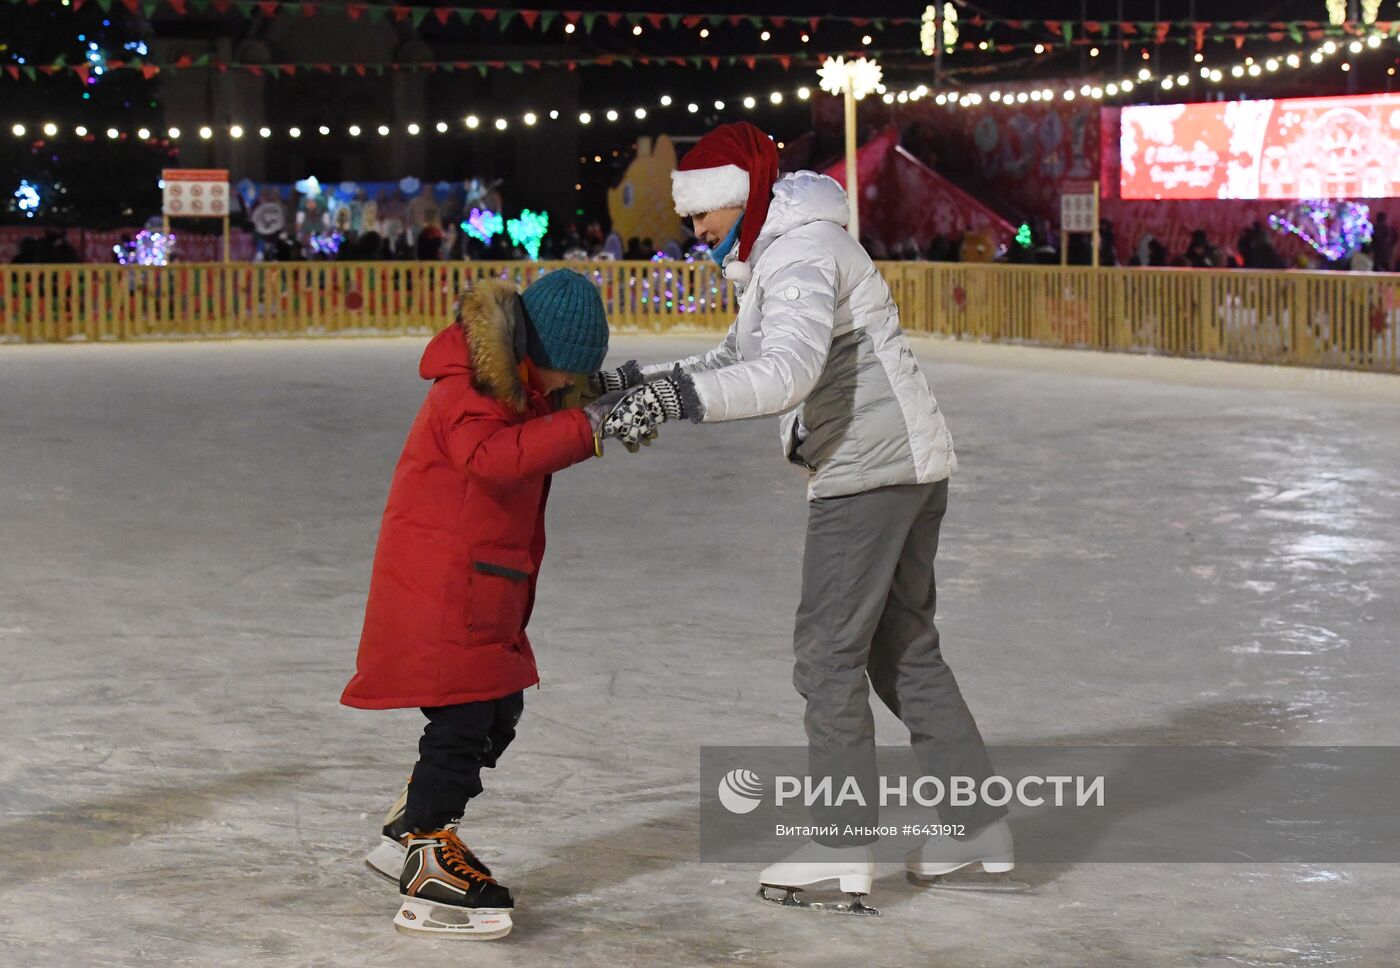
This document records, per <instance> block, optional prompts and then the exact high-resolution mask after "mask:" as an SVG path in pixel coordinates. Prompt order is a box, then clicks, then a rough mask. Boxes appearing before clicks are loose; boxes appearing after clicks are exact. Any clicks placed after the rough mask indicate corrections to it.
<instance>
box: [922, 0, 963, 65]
mask: <svg viewBox="0 0 1400 968" xmlns="http://www.w3.org/2000/svg"><path fill="white" fill-rule="evenodd" d="M937 16H938V8H937V6H935V5H933V4H930V5H929V6H927V7H925V8H924V16H923V19H922V20H921V21H920V22H919V47H920V48H922V49H923V52H924V56H926V57H932V56H933V46H934V43H935V42H936V41H937V37H935V36H934V35H935V34H937V33H938V26H937V24H935V23H934V20H935V18H937ZM957 43H958V8H957V7H955V6H953V5H952V4H951V3H945V4H944V5H943V51H944V53H948V54H951V53H952V52H953V48H954V47H955V46H957Z"/></svg>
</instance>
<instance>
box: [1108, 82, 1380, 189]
mask: <svg viewBox="0 0 1400 968" xmlns="http://www.w3.org/2000/svg"><path fill="white" fill-rule="evenodd" d="M1398 112H1400V94H1370V95H1359V96H1352V97H1321V98H1288V99H1283V100H1260V101H1225V102H1210V103H1204V104H1161V105H1135V106H1131V107H1126V108H1124V109H1123V112H1122V134H1121V142H1120V157H1121V171H1122V175H1121V195H1122V197H1123V198H1124V199H1165V198H1276V199H1312V198H1345V197H1351V198H1388V197H1391V196H1394V195H1397V194H1400V129H1397V126H1396V125H1397V119H1400V113H1398Z"/></svg>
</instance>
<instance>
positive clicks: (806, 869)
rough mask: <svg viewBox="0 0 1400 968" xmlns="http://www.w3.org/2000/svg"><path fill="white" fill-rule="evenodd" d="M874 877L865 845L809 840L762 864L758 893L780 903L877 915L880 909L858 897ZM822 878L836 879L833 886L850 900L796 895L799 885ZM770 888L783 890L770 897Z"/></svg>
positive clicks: (861, 896) (863, 892) (808, 885)
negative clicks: (806, 898)
mask: <svg viewBox="0 0 1400 968" xmlns="http://www.w3.org/2000/svg"><path fill="white" fill-rule="evenodd" d="M874 879H875V856H874V852H873V851H872V850H871V848H870V847H869V846H862V847H827V846H824V845H822V844H818V843H815V842H812V843H808V844H806V845H805V846H803V847H801V848H799V849H798V850H797V851H796V852H795V853H793V854H792V855H791V856H790V857H788V858H787V859H786V860H782V861H779V862H778V863H776V864H770V865H769V866H768V867H765V868H764V869H763V873H761V874H760V875H759V885H760V886H759V888H758V896H759V897H761V898H763V900H765V901H768V902H770V903H772V904H781V905H783V906H784V907H795V908H805V909H807V910H809V911H831V912H834V913H837V914H865V915H873V916H878V915H879V914H880V912H879V911H878V910H876V909H875V908H873V907H868V906H867V905H866V904H865V903H864V902H863V900H862V899H863V898H864V897H865V896H866V895H867V894H869V893H870V884H871V882H872V881H873V880H874ZM824 881H836V883H837V886H838V887H840V888H841V890H842V891H845V892H846V893H847V894H849V895H850V897H851V901H850V903H838V904H828V903H826V902H823V901H804V900H802V899H800V898H799V897H798V896H797V895H798V894H800V893H802V891H803V889H805V888H808V887H811V886H812V885H814V884H821V883H823V882H824ZM770 889H777V890H780V891H784V892H785V893H784V895H783V896H782V897H770V896H769V894H768V891H769V890H770Z"/></svg>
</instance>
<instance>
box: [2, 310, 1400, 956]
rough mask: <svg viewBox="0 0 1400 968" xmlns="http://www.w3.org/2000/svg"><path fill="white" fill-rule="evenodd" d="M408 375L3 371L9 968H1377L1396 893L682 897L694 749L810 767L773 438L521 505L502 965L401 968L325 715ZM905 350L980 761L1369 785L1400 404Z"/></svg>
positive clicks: (134, 353)
mask: <svg viewBox="0 0 1400 968" xmlns="http://www.w3.org/2000/svg"><path fill="white" fill-rule="evenodd" d="M422 342H423V341H422V340H421V339H399V340H365V341H325V342H268V343H253V342H244V343H232V344H179V345H175V344H165V345H159V344H152V345H116V346H56V347H29V346H17V347H5V348H3V349H0V522H3V537H0V549H3V550H2V551H0V872H3V876H0V964H3V965H4V966H6V968H31V966H34V968H38V966H43V968H49V966H53V965H61V966H74V968H87V966H94V968H96V966H113V968H116V966H121V968H137V966H141V968H145V966H161V968H173V966H185V965H190V966H196V965H197V966H201V968H206V966H219V968H248V966H267V968H289V966H327V968H329V966H335V968H354V966H391V965H392V966H398V965H412V966H415V968H416V966H436V965H443V966H447V965H460V964H464V963H468V962H470V963H472V964H480V965H522V966H526V965H528V966H554V965H566V966H570V968H583V966H593V965H599V966H602V965H648V966H650V965H713V964H722V963H730V962H735V963H749V964H758V965H791V964H806V965H832V966H841V968H849V966H852V965H890V966H901V968H902V966H910V965H933V964H936V965H940V966H955V968H960V966H973V965H989V966H998V968H1000V966H1011V965H1018V966H1019V965H1025V966H1036V968H1059V966H1066V968H1068V966H1084V965H1096V966H1097V965H1113V966H1137V965H1141V966H1153V968H1161V966H1180V965H1240V966H1272V965H1308V966H1324V965H1356V966H1367V968H1369V966H1376V965H1381V964H1395V963H1396V961H1395V959H1396V957H1397V956H1396V954H1395V952H1396V951H1397V950H1400V926H1397V923H1396V919H1395V898H1396V897H1397V895H1400V869H1397V868H1396V867H1395V866H1390V865H1379V864H1376V865H1354V866H1346V867H1337V866H1321V865H1306V866H1305V865H1282V864H1280V865H1268V864H1220V865H1210V866H1170V865H1156V866H1154V865H1078V866H1056V867H1049V866H1035V865H1030V866H1024V867H1023V868H1022V869H1021V873H1022V874H1023V875H1024V877H1025V879H1026V880H1028V881H1030V882H1031V883H1032V885H1033V886H1034V890H1033V891H1032V892H1031V893H1028V894H1023V895H1001V896H986V895H961V894H959V895H951V894H948V893H929V892H927V891H921V890H919V889H917V888H915V887H912V886H910V885H908V884H906V883H905V881H904V879H903V878H902V876H899V875H891V876H888V877H884V878H882V879H881V880H879V881H877V883H876V886H875V896H874V898H873V901H874V903H877V904H878V905H879V906H880V907H881V908H882V909H883V910H884V913H885V916H884V917H883V918H879V919H855V918H841V917H836V916H830V915H823V914H815V913H806V912H794V911H787V910H781V909H779V908H776V907H772V906H769V905H764V904H761V903H760V902H758V901H757V900H756V899H755V898H754V897H753V892H754V889H755V887H756V883H755V880H756V873H757V869H758V867H757V865H753V866H745V865H710V864H702V863H699V862H697V861H696V824H697V799H698V795H697V788H696V773H697V768H698V758H699V757H698V748H699V745H700V744H701V743H714V744H736V745H737V744H777V743H800V742H801V741H802V726H801V708H802V707H801V701H800V699H799V698H798V696H797V695H796V693H795V692H794V691H793V689H792V686H791V682H790V675H791V668H790V662H791V656H790V641H789V636H790V631H791V619H792V613H793V610H794V607H795V605H796V598H797V580H798V566H799V561H800V558H799V553H800V548H801V542H802V529H803V523H804V513H805V507H804V500H803V480H802V475H801V473H800V472H798V471H796V470H795V469H792V468H790V467H789V466H787V465H786V464H785V463H784V462H783V460H782V458H781V455H780V453H779V451H778V445H777V442H776V432H775V425H774V421H758V422H752V423H744V424H736V425H729V426H714V427H690V426H684V427H668V428H666V429H665V431H664V433H663V437H662V439H661V440H660V441H659V442H658V443H657V444H656V446H654V447H652V448H651V449H649V450H647V451H645V452H643V453H641V454H639V455H636V456H633V455H629V454H627V453H626V452H625V451H623V450H622V449H621V448H613V449H612V450H611V451H610V453H609V454H608V456H607V458H606V459H605V460H603V461H594V462H590V463H589V464H586V465H584V466H581V467H578V468H574V469H571V470H569V471H567V472H565V473H563V474H561V475H560V476H559V477H558V478H557V479H556V482H555V490H554V493H553V497H552V504H551V508H550V550H549V554H548V556H547V559H546V562H545V567H544V569H543V573H542V579H541V587H540V598H539V604H538V607H537V610H536V613H535V617H534V620H533V622H532V625H531V630H532V633H533V638H534V640H535V643H536V650H537V652H538V654H539V656H540V660H541V666H542V674H543V687H542V688H541V689H539V690H532V691H531V692H530V693H529V695H528V696H527V698H526V712H525V718H524V720H523V721H522V729H521V734H520V739H519V740H518V741H517V744H516V745H515V746H514V747H513V748H512V749H511V750H510V752H509V753H508V754H507V756H506V757H505V759H504V760H503V762H502V765H501V768H500V769H498V770H497V771H495V772H494V773H489V774H488V775H487V777H486V780H487V794H486V795H485V796H483V797H482V798H481V799H479V800H477V801H475V802H474V803H473V804H472V806H471V808H470V813H469V816H468V818H467V821H466V823H465V824H464V828H463V829H464V837H465V839H466V840H467V841H468V843H470V844H471V845H473V846H474V847H476V848H478V849H479V851H480V852H481V853H482V855H483V857H484V859H485V860H486V861H487V862H488V863H490V864H491V865H492V866H493V867H494V868H496V869H497V872H498V874H499V875H500V876H501V879H502V881H503V882H504V883H507V884H509V885H510V886H511V887H513V888H514V889H515V891H516V892H517V895H518V897H519V904H520V908H519V911H518V915H517V918H516V925H517V926H516V929H515V933H514V934H513V935H512V936H511V937H510V938H509V939H508V940H506V941H504V942H500V943H496V944H478V945H463V944H460V943H459V944H452V943H448V942H428V941H423V940H419V939H415V938H407V937H403V936H401V935H398V934H396V933H395V932H394V931H393V930H392V928H391V926H390V918H391V916H392V914H393V912H394V910H395V894H394V889H393V888H392V887H390V886H388V885H387V883H386V882H384V881H381V880H379V879H377V878H375V877H373V876H372V875H370V874H369V873H367V872H366V871H365V869H364V868H363V867H361V865H360V858H361V855H362V852H363V850H364V849H365V848H366V847H367V846H368V845H370V844H371V843H372V842H373V838H374V836H375V833H376V827H377V824H378V821H379V816H380V814H381V812H382V810H383V809H384V807H385V806H386V805H387V804H388V801H389V800H390V798H392V796H393V795H394V793H395V792H396V790H397V789H398V786H399V784H400V783H401V782H402V780H403V777H404V776H405V774H406V773H407V772H408V770H409V767H410V764H411V762H412V759H413V755H414V743H415V739H416V735H417V731H418V729H419V725H420V723H421V718H420V716H419V714H418V713H417V712H415V711H399V712H390V713H369V712H360V711H352V710H349V709H345V708H343V707H340V706H338V705H337V703H336V700H337V697H338V695H339V692H340V689H341V687H342V686H343V684H344V682H345V680H346V678H347V676H348V675H349V674H350V671H351V669H352V667H353V663H354V653H355V644H356V638H357V635H358V631H359V622H360V618H361V609H362V606H363V601H364V594H365V589H366V584H367V580H368V566H369V558H370V555H371V552H372V550H373V544H374V535H375V530H376V527H377V524H378V517H379V513H380V510H381V508H382V506H383V501H384V496H385V490H386V487H387V485H388V481H389V476H390V472H391V469H392V467H393V463H394V460H395V458H396V456H397V453H398V449H399V446H400V444H401V442H402V440H403V437H404V434H405V432H406V430H407V428H408V424H409V421H410V420H411V418H412V416H413V414H414V412H415V409H416V407H417V406H418V403H419V401H420V400H421V398H422V395H423V392H424V386H423V384H422V383H421V381H419V380H418V379H417V376H416V363H417V356H418V353H419V350H420V348H421V345H422ZM702 345H705V343H704V342H702V341H697V340H695V339H689V338H669V339H668V338H658V337H652V338H642V337H621V338H618V339H617V340H616V349H615V352H614V358H615V359H616V360H618V361H621V360H623V359H626V358H627V357H629V356H633V355H635V356H639V357H641V358H642V359H644V360H654V359H661V358H663V357H671V356H677V355H682V354H686V353H689V352H692V351H694V350H696V349H698V348H700V347H701V346H702ZM918 352H919V355H920V357H921V359H922V360H923V361H924V362H925V368H926V372H927V373H928V374H929V375H930V379H931V381H932V382H933V383H934V388H935V391H936V392H937V394H938V397H939V400H940V402H941V404H942V406H943V409H944V410H945V412H946V413H947V415H948V419H949V422H950V424H951V426H952V429H953V434H954V438H955V440H956V442H957V449H958V453H959V457H960V461H961V469H960V470H959V472H958V474H957V476H956V477H955V479H954V484H953V489H952V497H951V503H950V509H949V514H948V517H947V519H946V522H945V526H944V531H943V540H942V544H941V546H940V571H939V606H940V628H941V629H942V632H943V642H944V648H945V653H946V655H947V656H948V659H949V661H950V663H951V664H952V665H953V668H954V669H955V670H956V671H957V672H958V674H959V677H960V680H961V682H962V684H963V687H964V690H965V692H966V694H967V696H968V699H969V702H970V704H971V705H972V708H973V710H974V711H975V712H976V714H977V715H978V717H979V720H980V722H981V724H982V727H983V731H984V733H985V734H986V735H987V737H988V740H989V741H990V742H994V743H1018V744H1026V745H1030V744H1039V743H1046V744H1050V743H1054V744H1170V743H1226V744H1250V743H1259V744H1322V743H1328V744H1395V743H1397V742H1400V717H1397V715H1396V711H1395V709H1396V707H1395V698H1394V697H1395V696H1396V695H1397V693H1400V651H1397V646H1400V641H1397V639H1398V638H1400V606H1398V605H1397V594H1400V578H1398V577H1397V576H1398V575H1400V572H1397V569H1396V561H1397V555H1400V524H1398V523H1397V522H1400V419H1398V418H1397V414H1400V411H1398V410H1397V404H1400V378H1395V377H1389V378H1387V377H1374V376H1372V377H1366V376H1355V375H1349V374H1338V373H1318V372H1314V371H1304V370H1283V369H1269V368H1263V367H1248V366H1233V365H1228V364H1214V363H1193V362H1184V361H1177V360H1161V359H1142V358H1129V357H1121V356H1120V357H1113V356H1102V355H1093V354H1083V353H1073V352H1065V351H1053V350H1038V349H1029V348H1022V347H998V346H972V345H967V344H956V343H948V342H941V341H923V342H920V343H919V344H918ZM877 715H878V717H879V724H880V728H881V736H882V739H883V740H885V741H888V742H899V741H900V738H901V736H900V730H899V729H898V727H897V725H896V724H895V722H894V720H893V719H892V718H891V717H889V716H888V715H887V714H886V713H884V711H883V710H878V711H877Z"/></svg>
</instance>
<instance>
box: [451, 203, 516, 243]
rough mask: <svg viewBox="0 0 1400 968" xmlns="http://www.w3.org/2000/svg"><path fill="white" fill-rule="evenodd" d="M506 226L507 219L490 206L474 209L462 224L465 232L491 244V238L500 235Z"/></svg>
mask: <svg viewBox="0 0 1400 968" xmlns="http://www.w3.org/2000/svg"><path fill="white" fill-rule="evenodd" d="M505 227H506V225H505V221H504V220H503V219H502V218H501V216H500V214H499V213H497V212H493V211H491V210H490V209H489V208H474V209H472V210H471V212H470V213H469V214H468V215H467V219H466V221H465V222H463V223H462V224H461V229H462V231H463V232H465V233H467V234H468V235H470V236H471V237H472V238H474V239H476V240H477V241H479V242H483V243H485V244H486V245H490V244H491V240H492V239H494V238H495V237H496V236H498V235H500V234H501V232H502V230H504V229H505Z"/></svg>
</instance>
